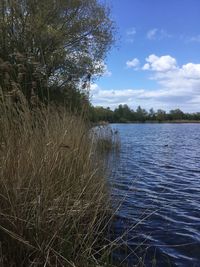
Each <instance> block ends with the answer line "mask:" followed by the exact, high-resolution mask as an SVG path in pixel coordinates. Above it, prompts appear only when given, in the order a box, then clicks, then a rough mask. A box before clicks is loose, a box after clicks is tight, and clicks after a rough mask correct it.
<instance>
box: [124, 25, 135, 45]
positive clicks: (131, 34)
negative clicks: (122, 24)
mask: <svg viewBox="0 0 200 267" xmlns="http://www.w3.org/2000/svg"><path fill="white" fill-rule="evenodd" d="M136 33H137V31H136V29H135V28H134V27H133V28H130V29H128V30H127V31H126V36H127V41H128V42H130V43H133V42H134V40H135V35H136Z"/></svg>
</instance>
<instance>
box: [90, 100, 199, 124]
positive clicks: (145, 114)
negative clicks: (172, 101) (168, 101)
mask: <svg viewBox="0 0 200 267" xmlns="http://www.w3.org/2000/svg"><path fill="white" fill-rule="evenodd" d="M90 119H91V121H93V122H99V121H107V122H121V123H126V122H146V121H151V122H163V121H169V122H170V121H184V120H185V121H196V120H199V121H200V112H196V113H184V112H183V111H181V110H180V109H178V108H177V109H173V110H170V111H169V112H166V111H165V110H162V109H158V110H157V111H155V110H154V109H153V108H151V109H150V110H149V111H147V110H145V109H144V108H142V107H141V106H138V107H137V109H136V110H133V109H131V108H130V107H129V106H128V105H126V104H125V105H119V106H118V108H116V109H115V110H114V111H113V110H111V109H110V108H109V107H108V108H104V107H93V106H91V107H90Z"/></svg>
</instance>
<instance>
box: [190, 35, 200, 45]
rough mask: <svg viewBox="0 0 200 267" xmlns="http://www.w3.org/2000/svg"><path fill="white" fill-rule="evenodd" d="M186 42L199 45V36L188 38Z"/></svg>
mask: <svg viewBox="0 0 200 267" xmlns="http://www.w3.org/2000/svg"><path fill="white" fill-rule="evenodd" d="M188 41H189V42H197V43H200V34H199V35H196V36H192V37H190V38H188Z"/></svg>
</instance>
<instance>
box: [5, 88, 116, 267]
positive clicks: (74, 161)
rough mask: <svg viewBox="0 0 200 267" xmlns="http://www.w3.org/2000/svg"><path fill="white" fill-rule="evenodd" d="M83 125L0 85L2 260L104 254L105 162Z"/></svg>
mask: <svg viewBox="0 0 200 267" xmlns="http://www.w3.org/2000/svg"><path fill="white" fill-rule="evenodd" d="M88 133H89V130H88V128H87V126H86V124H85V123H84V121H83V119H81V118H80V117H76V116H75V115H69V114H67V113H66V112H65V111H64V110H58V109H57V108H55V107H50V106H49V107H42V106H40V107H39V106H37V107H35V108H34V109H32V110H31V109H30V108H29V106H28V104H27V103H26V100H25V99H24V98H23V96H20V104H16V103H15V102H13V101H12V99H11V97H10V96H5V95H3V93H1V102H0V262H1V266H6V267H7V266H20V267H21V266H97V265H98V264H99V262H100V263H101V260H102V259H103V258H105V257H106V255H107V253H108V252H107V250H105V251H104V247H103V245H105V237H106V235H105V231H106V228H107V226H108V224H109V220H110V216H111V215H110V206H109V192H108V187H107V182H106V176H105V171H106V170H105V168H104V165H103V164H102V162H101V161H100V160H98V156H96V155H95V153H96V150H95V149H94V145H93V142H92V137H91V134H88ZM98 250H100V251H101V253H98ZM97 256H98V257H97ZM104 266H105V265H104Z"/></svg>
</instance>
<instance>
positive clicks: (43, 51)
mask: <svg viewBox="0 0 200 267" xmlns="http://www.w3.org/2000/svg"><path fill="white" fill-rule="evenodd" d="M113 29H114V28H113V22H112V21H111V19H110V18H109V10H108V9H107V8H106V7H105V6H104V5H103V4H101V3H99V2H98V1H97V0H87V1H86V0H10V1H6V0H1V16H0V58H1V61H2V62H3V63H5V62H6V64H7V65H9V64H11V65H12V67H13V68H12V71H11V68H10V70H9V71H8V72H7V73H8V75H9V78H10V79H11V80H12V82H13V81H14V82H16V83H17V84H20V86H21V87H22V90H23V92H24V94H25V95H26V96H27V98H28V99H29V98H30V97H31V91H34V92H35V93H37V94H38V95H39V96H40V97H47V94H49V93H51V92H53V95H54V96H55V92H57V91H59V93H60V94H62V95H63V96H65V97H66V95H67V91H68V88H72V89H77V88H78V89H80V90H83V91H84V90H86V89H87V87H88V83H89V82H90V80H91V78H92V76H93V75H96V74H101V72H102V69H103V64H101V63H102V62H103V60H104V58H105V55H106V53H107V51H108V49H109V48H110V46H111V44H112V42H113ZM8 75H7V78H8ZM4 79H5V77H3V80H4ZM2 87H3V88H6V89H7V87H5V86H4V83H3V84H2Z"/></svg>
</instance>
